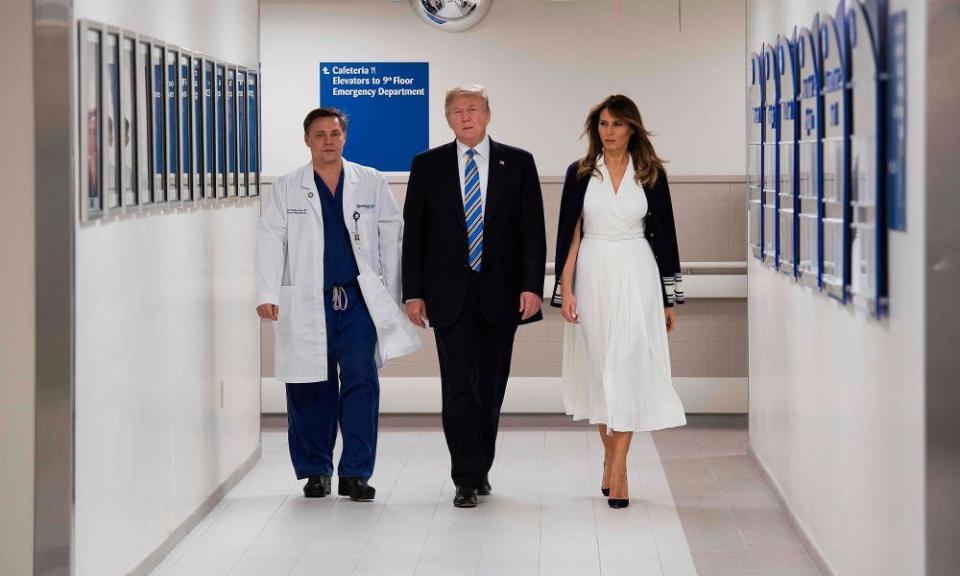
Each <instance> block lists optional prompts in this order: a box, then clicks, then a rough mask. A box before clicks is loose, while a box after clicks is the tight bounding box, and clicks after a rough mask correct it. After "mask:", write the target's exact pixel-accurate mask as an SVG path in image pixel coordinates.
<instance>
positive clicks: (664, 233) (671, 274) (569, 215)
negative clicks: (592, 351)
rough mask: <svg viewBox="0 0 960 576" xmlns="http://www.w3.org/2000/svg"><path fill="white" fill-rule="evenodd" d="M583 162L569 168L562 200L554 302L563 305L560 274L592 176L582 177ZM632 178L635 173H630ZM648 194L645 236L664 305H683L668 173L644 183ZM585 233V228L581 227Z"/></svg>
mask: <svg viewBox="0 0 960 576" xmlns="http://www.w3.org/2000/svg"><path fill="white" fill-rule="evenodd" d="M579 165H580V162H579V161H576V162H574V163H573V164H571V165H570V166H569V167H568V168H567V175H566V178H565V179H564V181H563V195H562V197H561V199H560V223H559V226H558V229H557V255H556V259H555V260H554V262H555V264H556V280H555V282H554V286H553V297H552V298H551V300H550V304H551V305H553V306H560V305H561V303H562V301H563V299H562V298H561V295H560V277H561V275H562V274H563V266H564V264H565V263H566V261H567V254H568V253H569V252H570V244H572V243H573V233H574V230H575V229H576V227H577V221H578V220H579V219H580V215H581V214H582V212H583V199H584V197H585V196H586V194H587V185H588V184H589V183H590V178H592V175H590V174H587V175H586V176H582V177H581V176H578V175H577V170H578V168H579ZM626 176H627V177H632V174H627V175H626ZM643 193H644V195H645V196H646V197H647V214H646V216H644V237H645V238H646V239H647V241H648V242H649V243H650V247H651V248H652V249H653V256H654V258H656V260H657V267H658V268H659V269H660V281H661V286H662V288H663V305H664V306H665V307H668V308H669V307H671V306H673V305H674V303H676V304H683V300H684V299H683V288H682V287H681V281H682V279H683V277H682V276H681V274H680V251H679V249H678V248H677V229H676V224H675V222H674V219H673V204H672V203H671V201H670V185H669V184H668V183H667V174H666V172H664V171H663V170H662V169H661V170H659V171H658V173H657V183H656V184H654V185H653V186H652V187H648V186H644V187H643ZM581 234H582V230H581Z"/></svg>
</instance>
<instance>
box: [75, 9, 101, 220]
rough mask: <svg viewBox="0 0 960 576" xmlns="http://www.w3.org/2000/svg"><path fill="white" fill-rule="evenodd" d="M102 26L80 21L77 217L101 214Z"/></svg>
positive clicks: (88, 217)
mask: <svg viewBox="0 0 960 576" xmlns="http://www.w3.org/2000/svg"><path fill="white" fill-rule="evenodd" d="M102 47H103V29H102V28H100V27H98V26H96V25H94V24H92V23H89V22H81V23H80V49H79V56H80V66H79V80H80V82H79V83H80V115H79V116H80V127H79V130H78V132H79V134H80V220H81V221H83V222H88V221H90V220H93V219H95V218H99V217H100V216H101V215H102V214H103V178H102V175H103V149H102V140H103V139H102V133H103V118H102V114H101V90H102V85H103V81H102V80H103V65H102V60H103V55H102V51H101V49H102Z"/></svg>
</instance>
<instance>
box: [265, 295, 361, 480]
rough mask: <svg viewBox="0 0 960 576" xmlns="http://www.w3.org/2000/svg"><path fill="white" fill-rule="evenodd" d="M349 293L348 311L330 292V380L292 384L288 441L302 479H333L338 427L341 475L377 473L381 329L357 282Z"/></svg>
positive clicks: (288, 387)
mask: <svg viewBox="0 0 960 576" xmlns="http://www.w3.org/2000/svg"><path fill="white" fill-rule="evenodd" d="M343 290H344V291H345V293H346V296H347V298H346V302H347V304H346V309H345V310H335V309H334V305H333V298H332V295H331V291H329V290H327V291H325V292H324V301H325V307H326V311H325V312H326V323H327V379H326V380H325V381H323V382H308V383H295V384H290V383H288V384H287V441H288V444H289V446H290V459H291V460H292V461H293V469H294V471H295V472H296V473H297V478H300V479H303V478H307V477H309V476H313V475H323V476H332V475H333V447H334V445H335V444H336V442H337V425H338V424H339V427H340V431H341V432H342V433H343V453H342V454H341V455H340V464H339V466H338V467H337V474H339V475H340V476H358V477H360V478H364V479H367V478H370V476H372V475H373V465H374V461H375V460H376V456H377V424H378V422H377V417H378V414H379V411H380V381H379V379H378V376H377V364H376V359H375V358H374V354H375V353H376V346H377V331H376V327H375V326H374V325H373V320H371V319H370V313H369V312H368V311H367V306H366V303H365V302H364V301H363V294H362V293H361V292H360V287H359V286H358V285H357V284H356V282H354V283H351V284H349V285H347V286H344V287H343ZM280 313H281V314H283V310H281V311H280ZM338 368H339V375H338Z"/></svg>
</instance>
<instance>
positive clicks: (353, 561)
mask: <svg viewBox="0 0 960 576" xmlns="http://www.w3.org/2000/svg"><path fill="white" fill-rule="evenodd" d="M745 454H746V431H745V430H743V429H742V428H729V427H712V426H693V427H687V428H684V429H680V430H671V431H665V432H657V433H654V434H637V435H636V437H635V438H634V443H633V447H632V449H631V452H630V470H629V477H630V492H631V505H630V507H629V508H628V509H626V510H610V509H609V508H608V507H607V505H606V500H605V499H604V498H603V497H601V495H600V492H599V483H600V472H601V464H602V453H601V445H600V441H599V439H598V438H597V436H596V432H594V431H592V430H589V429H584V428H571V427H568V428H559V429H558V428H551V427H542V428H531V427H522V428H517V427H510V428H506V429H504V430H502V432H501V435H500V446H499V449H498V454H497V461H496V464H495V467H494V470H493V471H492V473H491V483H492V484H493V490H494V493H493V495H491V496H489V497H486V498H485V499H482V504H481V506H480V507H478V508H476V509H473V510H458V509H455V508H453V506H452V505H451V503H450V502H451V500H452V498H453V490H454V487H453V486H452V484H451V483H450V480H449V477H448V467H449V459H448V456H447V452H446V447H445V445H444V440H443V434H442V433H441V432H440V431H439V430H438V429H435V428H432V427H426V428H424V427H420V428H413V427H388V428H386V429H385V430H383V432H382V433H381V437H380V446H379V455H378V462H377V471H376V475H375V476H374V478H373V479H372V480H371V484H373V485H374V486H376V487H377V490H378V492H377V499H376V501H375V502H372V503H355V502H350V501H349V500H346V499H343V498H336V497H328V498H323V499H316V500H307V499H304V498H303V496H302V493H301V483H300V482H297V481H296V480H295V479H294V477H293V472H292V469H291V467H290V463H289V458H288V455H287V451H286V434H285V433H284V432H283V431H282V430H276V429H267V430H266V431H265V432H264V434H263V458H262V460H261V461H260V462H259V463H258V464H257V466H256V467H255V468H254V469H253V470H252V471H251V472H250V474H248V475H247V477H246V478H244V479H243V480H242V481H241V482H240V484H239V485H238V486H237V487H236V488H235V489H234V490H233V491H231V492H230V494H229V495H228V496H227V497H226V498H225V499H224V500H223V501H222V502H221V503H220V504H219V505H218V506H217V507H216V509H215V510H214V511H213V512H212V513H211V514H210V515H209V516H208V517H207V518H205V519H204V520H203V521H202V522H201V524H200V525H198V526H197V527H196V528H195V529H194V530H193V531H192V532H191V533H190V534H189V536H187V538H186V539H184V541H183V542H181V543H180V544H179V545H178V546H177V547H176V548H175V549H174V550H173V552H171V553H170V555H169V556H168V557H167V558H166V559H165V560H164V561H163V562H162V563H161V564H160V566H158V567H157V569H156V570H155V571H154V572H153V574H154V576H216V575H226V574H229V575H230V576H240V575H258V576H261V575H267V576H280V575H295V576H307V575H310V576H334V575H344V576H360V575H372V576H392V575H418V576H428V575H436V576H458V575H474V574H480V575H490V576H493V575H515V576H527V575H544V576H563V575H568V574H569V575H575V576H591V575H601V574H602V575H604V576H614V575H631V576H634V575H636V576H646V575H656V576H688V575H689V576H695V575H698V574H699V575H705V574H768V575H780V576H806V575H816V574H818V573H817V571H816V570H815V569H814V567H813V565H812V563H811V562H810V561H809V559H808V558H807V557H806V555H805V554H804V551H803V549H802V548H801V547H800V545H799V543H798V541H797V539H796V537H795V536H794V534H793V533H792V532H791V530H790V528H789V526H788V525H787V523H786V520H785V518H784V516H783V514H782V512H781V511H780V509H779V508H778V506H777V502H776V500H774V498H773V496H772V495H771V494H770V492H769V491H768V490H767V488H766V487H765V486H764V484H763V483H762V481H761V480H760V477H759V475H758V473H757V470H756V469H755V467H754V465H753V463H752V462H751V461H750V460H749V459H748V457H747V456H746V455H745ZM334 485H336V479H334Z"/></svg>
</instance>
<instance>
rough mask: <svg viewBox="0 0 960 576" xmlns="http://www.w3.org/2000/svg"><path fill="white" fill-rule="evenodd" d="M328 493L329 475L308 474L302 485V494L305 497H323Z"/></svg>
mask: <svg viewBox="0 0 960 576" xmlns="http://www.w3.org/2000/svg"><path fill="white" fill-rule="evenodd" d="M329 493H330V477H329V476H320V475H315V476H310V477H309V478H307V483H306V484H304V486H303V495H304V496H305V497H307V498H323V497H324V496H326V495H327V494H329Z"/></svg>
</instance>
